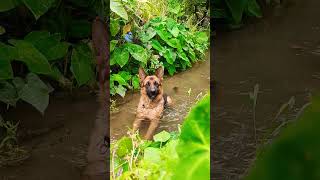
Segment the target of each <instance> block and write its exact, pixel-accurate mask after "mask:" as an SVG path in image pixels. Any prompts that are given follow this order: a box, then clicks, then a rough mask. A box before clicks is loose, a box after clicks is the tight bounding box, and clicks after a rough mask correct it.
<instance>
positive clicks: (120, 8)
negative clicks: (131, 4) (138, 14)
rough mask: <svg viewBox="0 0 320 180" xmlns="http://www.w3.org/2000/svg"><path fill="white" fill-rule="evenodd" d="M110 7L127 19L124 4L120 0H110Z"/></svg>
mask: <svg viewBox="0 0 320 180" xmlns="http://www.w3.org/2000/svg"><path fill="white" fill-rule="evenodd" d="M110 9H111V11H113V12H114V13H116V14H117V15H119V16H120V17H122V18H123V19H125V20H128V13H127V11H126V10H125V9H124V5H123V4H122V2H121V0H110Z"/></svg>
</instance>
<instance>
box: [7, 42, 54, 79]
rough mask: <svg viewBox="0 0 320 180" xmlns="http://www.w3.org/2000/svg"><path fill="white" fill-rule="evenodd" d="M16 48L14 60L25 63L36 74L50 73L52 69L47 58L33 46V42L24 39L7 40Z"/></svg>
mask: <svg viewBox="0 0 320 180" xmlns="http://www.w3.org/2000/svg"><path fill="white" fill-rule="evenodd" d="M9 42H10V43H11V44H13V45H14V46H15V47H16V48H17V50H18V57H17V59H16V60H19V61H22V62H24V63H26V65H27V66H28V69H29V70H30V71H31V72H33V73H37V74H50V73H52V69H51V67H50V64H49V62H48V60H47V58H46V57H45V56H44V55H43V54H42V53H41V52H40V51H39V50H38V49H37V48H35V47H34V45H33V44H31V43H29V42H28V41H24V40H9Z"/></svg>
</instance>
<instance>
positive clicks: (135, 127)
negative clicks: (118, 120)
mask: <svg viewBox="0 0 320 180" xmlns="http://www.w3.org/2000/svg"><path fill="white" fill-rule="evenodd" d="M142 120H143V118H138V117H137V118H136V119H135V120H134V122H133V129H132V130H133V133H135V132H136V131H137V130H138V129H139V128H140V125H141V121H142Z"/></svg>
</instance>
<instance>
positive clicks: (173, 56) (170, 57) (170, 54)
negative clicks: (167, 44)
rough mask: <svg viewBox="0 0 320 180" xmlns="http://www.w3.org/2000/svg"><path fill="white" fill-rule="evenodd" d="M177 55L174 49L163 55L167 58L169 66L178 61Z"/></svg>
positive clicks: (167, 50)
mask: <svg viewBox="0 0 320 180" xmlns="http://www.w3.org/2000/svg"><path fill="white" fill-rule="evenodd" d="M176 56H177V55H176V53H175V52H173V50H172V49H166V51H165V53H164V54H163V57H165V58H166V60H167V62H168V63H169V64H173V63H174V61H175V60H176Z"/></svg>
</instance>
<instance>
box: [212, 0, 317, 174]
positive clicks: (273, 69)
mask: <svg viewBox="0 0 320 180" xmlns="http://www.w3.org/2000/svg"><path fill="white" fill-rule="evenodd" d="M319 6H320V1H318V0H306V1H293V0H292V3H291V5H290V6H288V7H283V8H277V9H276V10H274V12H273V13H271V14H270V15H268V16H267V17H265V18H264V19H261V20H260V21H258V22H257V23H254V24H248V25H247V26H246V27H245V28H243V29H241V30H238V31H233V32H228V33H221V32H220V33H219V32H218V33H217V38H216V39H215V42H214V43H215V57H214V60H215V62H214V66H213V67H212V70H213V71H214V77H215V79H216V80H217V82H218V83H217V87H216V92H217V98H216V100H215V101H216V105H215V107H214V116H213V119H214V129H213V130H212V131H213V134H214V137H213V139H214V142H213V143H214V144H213V147H214V149H213V158H214V159H213V168H214V171H213V176H214V177H213V179H217V180H218V179H219V180H222V179H240V177H241V175H242V174H244V173H245V171H246V170H247V168H248V167H249V166H250V165H251V163H252V159H254V157H255V152H256V147H257V145H256V142H255V138H256V139H257V141H258V144H260V143H261V142H262V141H264V140H265V138H266V137H268V135H269V136H270V134H271V133H270V132H272V131H273V130H274V129H275V128H276V127H277V126H279V125H280V124H281V123H282V122H284V121H287V120H289V119H293V118H294V114H296V112H298V111H299V109H300V108H301V107H302V106H303V105H304V104H305V103H306V102H307V101H308V98H309V94H310V93H312V92H314V91H316V90H319V88H320V80H319V72H320V68H319V67H320V53H319V52H320V36H319V34H320V19H319V18H318V17H320V11H319V10H318V7H319ZM255 84H259V86H260V90H259V94H258V99H257V106H256V128H254V124H253V108H252V102H251V101H250V99H249V92H250V91H253V88H254V86H255ZM292 96H294V97H295V99H296V103H295V106H294V108H293V109H292V110H291V111H290V112H287V113H285V115H282V116H281V117H280V118H277V119H274V118H275V116H276V114H277V112H278V111H279V109H280V107H281V105H282V104H284V103H286V102H287V101H288V100H289V99H290V98H291V97H292ZM255 131H256V132H257V135H256V137H255V135H254V134H255V133H254V132H255Z"/></svg>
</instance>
